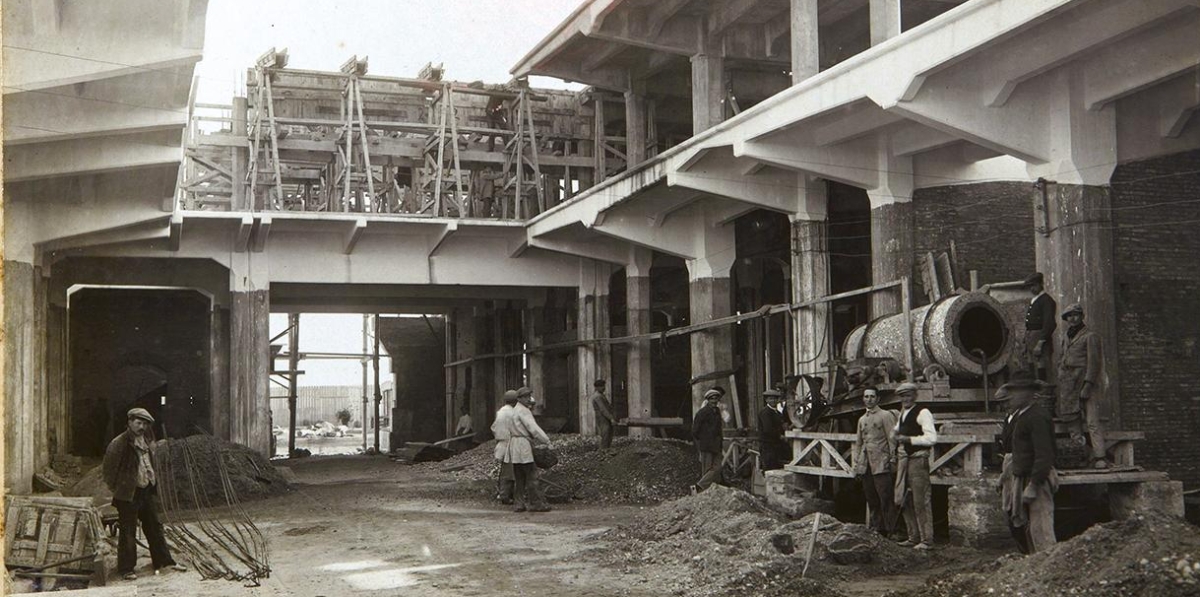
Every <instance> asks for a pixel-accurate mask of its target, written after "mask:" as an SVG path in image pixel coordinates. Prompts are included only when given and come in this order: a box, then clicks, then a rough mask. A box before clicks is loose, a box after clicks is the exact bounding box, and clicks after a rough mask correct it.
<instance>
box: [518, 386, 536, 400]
mask: <svg viewBox="0 0 1200 597" xmlns="http://www.w3.org/2000/svg"><path fill="white" fill-rule="evenodd" d="M532 395H533V390H531V389H529V386H521V387H520V389H518V390H517V398H524V397H526V396H532Z"/></svg>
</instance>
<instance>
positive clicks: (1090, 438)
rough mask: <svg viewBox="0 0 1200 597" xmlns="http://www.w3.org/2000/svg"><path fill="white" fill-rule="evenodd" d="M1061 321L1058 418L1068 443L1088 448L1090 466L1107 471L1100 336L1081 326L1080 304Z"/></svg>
mask: <svg viewBox="0 0 1200 597" xmlns="http://www.w3.org/2000/svg"><path fill="white" fill-rule="evenodd" d="M1062 318H1063V320H1064V321H1066V322H1067V333H1066V334H1065V335H1064V336H1063V341H1062V350H1061V351H1059V354H1060V355H1061V356H1060V357H1059V361H1058V403H1057V405H1056V410H1057V411H1058V413H1057V414H1058V416H1059V418H1061V419H1062V420H1064V421H1066V422H1067V424H1068V425H1069V426H1070V430H1071V431H1070V433H1071V441H1072V442H1074V443H1075V445H1077V446H1082V445H1084V444H1085V443H1090V444H1091V446H1092V448H1091V449H1092V466H1093V467H1095V468H1098V469H1102V468H1108V467H1109V464H1108V458H1107V453H1108V452H1107V450H1106V449H1105V445H1104V428H1103V423H1102V422H1101V421H1100V396H1099V395H1098V394H1099V390H1100V387H1099V386H1100V376H1101V375H1102V374H1103V372H1104V364H1103V363H1104V360H1103V359H1104V357H1103V353H1102V352H1101V347H1100V336H1097V335H1096V334H1093V333H1092V331H1091V330H1089V329H1088V328H1087V326H1085V325H1083V307H1082V306H1081V305H1079V304H1074V305H1071V306H1070V307H1067V309H1066V310H1065V311H1063V314H1062ZM1085 425H1086V430H1087V438H1086V440H1085V438H1084V430H1085Z"/></svg>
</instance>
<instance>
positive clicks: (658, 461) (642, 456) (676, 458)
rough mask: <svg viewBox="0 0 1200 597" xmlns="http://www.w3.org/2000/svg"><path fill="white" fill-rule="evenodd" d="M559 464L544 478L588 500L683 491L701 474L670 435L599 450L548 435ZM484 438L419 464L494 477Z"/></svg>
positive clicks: (593, 443)
mask: <svg viewBox="0 0 1200 597" xmlns="http://www.w3.org/2000/svg"><path fill="white" fill-rule="evenodd" d="M550 440H551V444H550V445H551V447H552V448H553V449H554V453H555V454H556V455H557V456H558V465H557V466H555V467H554V468H552V469H550V470H549V471H543V472H542V475H543V476H544V478H545V479H546V480H547V481H549V482H551V483H554V484H555V485H556V486H559V487H562V488H563V489H564V490H565V491H567V492H568V493H571V494H573V495H574V497H575V499H578V500H583V501H586V502H592V503H631V504H650V503H658V502H661V501H664V500H669V499H674V498H678V497H681V496H684V495H687V494H688V492H689V489H690V487H691V485H692V483H695V482H696V480H697V479H699V478H700V464H699V462H698V460H697V458H696V452H695V448H693V447H692V445H691V444H690V443H688V442H683V441H679V440H673V439H655V438H628V437H622V438H617V439H615V440H614V441H613V445H612V447H610V448H608V449H606V450H601V449H600V447H599V438H596V437H591V436H580V435H576V434H565V435H551V436H550ZM495 447H496V442H495V441H494V440H493V441H489V442H486V443H483V444H481V445H479V446H476V447H475V448H473V449H471V450H467V451H466V452H463V453H461V454H458V455H456V456H454V457H452V458H449V459H446V460H443V461H442V462H438V463H428V464H420V465H416V466H421V467H426V468H428V469H430V470H438V471H442V472H445V473H447V474H450V475H453V476H454V477H455V478H457V479H459V480H461V481H485V480H494V479H496V477H497V475H498V471H499V465H497V464H496V461H495V459H494V457H493V451H494V450H495Z"/></svg>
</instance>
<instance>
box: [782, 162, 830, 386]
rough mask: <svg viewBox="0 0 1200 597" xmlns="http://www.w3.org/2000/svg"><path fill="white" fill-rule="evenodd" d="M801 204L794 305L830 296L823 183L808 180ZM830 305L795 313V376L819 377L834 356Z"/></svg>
mask: <svg viewBox="0 0 1200 597" xmlns="http://www.w3.org/2000/svg"><path fill="white" fill-rule="evenodd" d="M804 182H805V185H804V187H803V188H804V190H803V191H801V193H802V196H801V198H800V203H801V205H802V206H805V210H804V211H802V212H799V213H798V214H797V215H796V216H793V217H792V218H791V220H792V262H791V280H792V302H793V303H800V302H804V301H809V300H813V299H816V298H820V297H822V296H826V295H828V294H829V242H828V236H827V229H826V226H825V224H826V220H827V218H828V215H827V214H828V204H829V199H828V195H827V193H826V182H825V181H824V180H815V179H808V180H806V181H804ZM829 307H830V305H829V304H827V303H826V304H821V305H814V306H812V307H805V308H803V309H798V310H797V311H795V312H794V320H793V321H794V326H793V330H794V332H793V335H792V336H793V337H792V341H793V344H792V346H793V347H794V350H793V353H794V354H795V355H796V363H795V365H796V369H795V372H796V373H799V374H805V373H807V374H818V373H820V372H821V371H823V370H824V369H825V368H824V367H823V366H822V364H823V363H824V362H825V361H827V360H829V358H830V357H831V356H833V353H832V351H830V349H829V347H830V346H831V345H832V343H833V338H832V337H831V331H830V330H829Z"/></svg>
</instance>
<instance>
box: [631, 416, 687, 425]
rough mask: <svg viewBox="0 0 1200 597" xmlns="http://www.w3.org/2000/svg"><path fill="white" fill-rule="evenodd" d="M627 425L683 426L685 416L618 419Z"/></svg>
mask: <svg viewBox="0 0 1200 597" xmlns="http://www.w3.org/2000/svg"><path fill="white" fill-rule="evenodd" d="M617 425H624V426H626V427H682V426H683V417H629V418H624V419H620V420H618V421H617Z"/></svg>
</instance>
